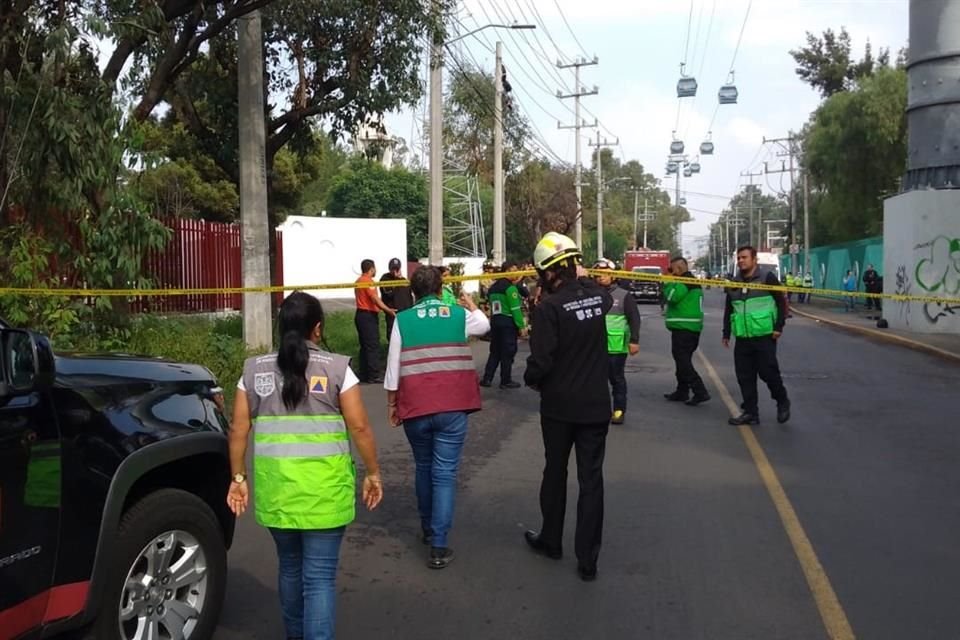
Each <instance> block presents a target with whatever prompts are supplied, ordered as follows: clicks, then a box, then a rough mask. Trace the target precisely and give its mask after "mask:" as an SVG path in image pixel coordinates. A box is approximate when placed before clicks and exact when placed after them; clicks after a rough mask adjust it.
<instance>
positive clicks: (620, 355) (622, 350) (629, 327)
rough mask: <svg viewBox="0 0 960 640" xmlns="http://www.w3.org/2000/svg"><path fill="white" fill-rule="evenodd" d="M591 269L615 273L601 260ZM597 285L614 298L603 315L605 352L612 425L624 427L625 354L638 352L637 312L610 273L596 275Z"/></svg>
mask: <svg viewBox="0 0 960 640" xmlns="http://www.w3.org/2000/svg"><path fill="white" fill-rule="evenodd" d="M593 268H594V269H602V270H610V271H614V270H615V269H616V268H617V265H615V264H614V263H613V261H612V260H607V259H606V258H602V259H600V260H598V261H597V262H595V263H594V265H593ZM595 279H596V281H597V284H599V285H600V286H601V287H603V288H604V289H606V290H607V293H609V294H610V297H611V298H613V306H612V307H610V311H608V312H607V315H606V316H604V318H605V320H606V323H607V353H608V354H609V378H610V388H611V389H612V391H613V415H612V416H611V418H610V423H611V424H623V421H624V416H625V414H626V413H627V376H626V372H625V369H626V365H627V354H629V355H631V356H635V355H637V353H639V352H640V310H639V309H637V303H636V301H635V300H634V299H633V296H632V295H630V292H628V291H627V290H626V289H623V288H621V287H619V286H617V283H616V282H614V280H613V274H609V275H608V274H606V273H605V274H603V275H598V276H596V278H595Z"/></svg>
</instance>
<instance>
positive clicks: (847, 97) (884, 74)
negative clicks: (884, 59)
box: [803, 68, 907, 244]
mask: <svg viewBox="0 0 960 640" xmlns="http://www.w3.org/2000/svg"><path fill="white" fill-rule="evenodd" d="M906 106H907V77H906V71H904V70H902V69H892V68H882V69H880V70H878V71H877V72H876V73H875V74H874V75H873V76H870V77H869V78H864V79H863V80H862V82H861V84H860V87H859V88H858V89H857V90H855V91H850V92H843V93H839V94H837V95H834V96H832V97H830V98H829V99H827V100H826V101H825V102H824V103H823V104H822V105H820V107H819V108H818V109H817V110H816V111H815V112H814V114H813V116H812V118H811V122H810V124H809V125H808V127H807V129H806V131H805V132H804V141H803V148H804V155H805V160H804V162H805V166H806V167H807V169H808V170H809V172H810V180H811V184H812V187H813V189H814V191H815V193H816V194H817V197H816V198H815V203H816V207H815V210H814V216H813V219H814V220H815V237H816V240H817V243H818V244H820V243H832V242H843V241H846V240H854V239H860V238H863V237H867V236H871V235H876V234H878V233H881V232H882V229H883V202H882V198H883V196H885V195H888V194H891V193H895V192H896V191H897V189H898V180H899V178H900V177H901V176H902V175H903V172H904V170H905V168H906V157H907V149H906Z"/></svg>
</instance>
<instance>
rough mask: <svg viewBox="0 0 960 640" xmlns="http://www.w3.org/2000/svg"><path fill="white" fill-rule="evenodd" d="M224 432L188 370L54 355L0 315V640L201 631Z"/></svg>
mask: <svg viewBox="0 0 960 640" xmlns="http://www.w3.org/2000/svg"><path fill="white" fill-rule="evenodd" d="M227 428H228V424H227V421H226V419H225V418H224V415H223V396H222V394H221V392H220V389H219V388H218V387H217V383H216V381H215V379H214V376H213V375H212V374H211V373H210V371H209V370H207V369H206V368H204V367H201V366H197V365H190V364H178V363H174V362H167V361H163V360H158V359H151V358H137V357H129V356H65V355H55V354H54V353H53V350H52V348H51V346H50V343H49V342H48V341H47V339H46V338H45V337H43V336H41V335H38V334H36V333H32V332H29V331H22V330H14V329H11V328H10V327H9V326H8V325H7V324H6V323H4V322H3V321H2V320H0V640H7V639H10V638H18V639H21V638H29V639H34V638H49V637H51V636H54V635H57V634H59V633H61V632H64V631H68V630H77V629H80V630H82V632H83V633H89V637H90V638H95V639H96V640H119V639H124V640H126V639H133V638H188V639H190V640H205V639H207V638H210V637H211V636H212V634H213V630H214V628H215V627H216V624H217V618H218V616H219V613H220V608H221V605H222V603H223V596H224V590H225V586H226V575H227V549H228V548H229V547H230V544H231V542H232V540H233V531H234V517H233V515H232V514H231V513H230V511H229V509H227V505H226V501H225V500H224V496H225V495H226V491H227V488H228V485H229V481H230V466H229V462H228V454H227V439H226V435H225V432H226V430H227Z"/></svg>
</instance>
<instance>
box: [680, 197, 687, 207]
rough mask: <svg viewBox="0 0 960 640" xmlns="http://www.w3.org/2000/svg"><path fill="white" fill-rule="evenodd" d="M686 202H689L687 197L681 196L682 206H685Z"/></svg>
mask: <svg viewBox="0 0 960 640" xmlns="http://www.w3.org/2000/svg"><path fill="white" fill-rule="evenodd" d="M685 204H687V199H686V198H684V197H683V196H680V206H683V205H685Z"/></svg>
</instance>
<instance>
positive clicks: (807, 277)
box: [803, 271, 813, 304]
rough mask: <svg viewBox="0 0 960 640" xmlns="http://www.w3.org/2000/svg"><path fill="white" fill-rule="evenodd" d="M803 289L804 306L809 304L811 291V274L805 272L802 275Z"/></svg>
mask: <svg viewBox="0 0 960 640" xmlns="http://www.w3.org/2000/svg"><path fill="white" fill-rule="evenodd" d="M803 288H804V289H806V291H804V292H803V302H804V304H810V295H811V294H810V291H811V290H812V289H813V274H812V273H810V272H809V271H807V272H806V273H805V274H803Z"/></svg>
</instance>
